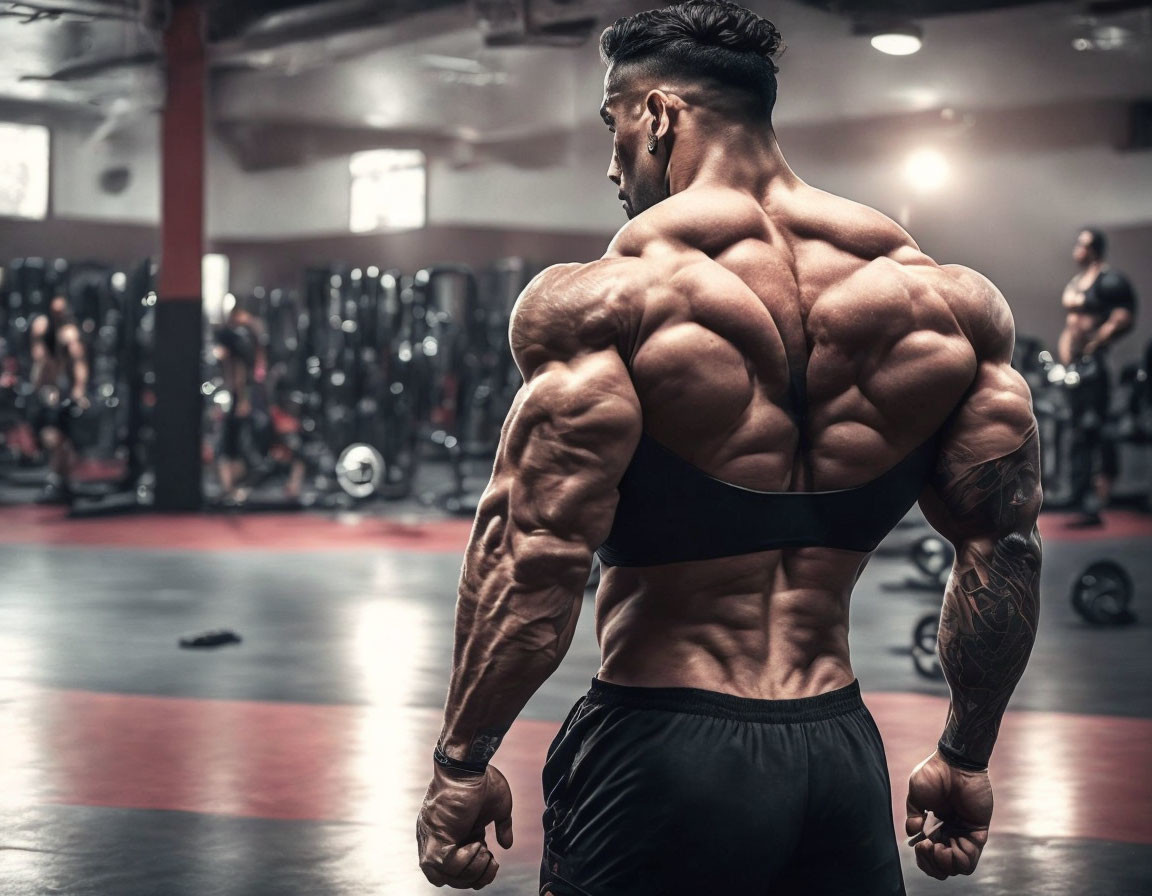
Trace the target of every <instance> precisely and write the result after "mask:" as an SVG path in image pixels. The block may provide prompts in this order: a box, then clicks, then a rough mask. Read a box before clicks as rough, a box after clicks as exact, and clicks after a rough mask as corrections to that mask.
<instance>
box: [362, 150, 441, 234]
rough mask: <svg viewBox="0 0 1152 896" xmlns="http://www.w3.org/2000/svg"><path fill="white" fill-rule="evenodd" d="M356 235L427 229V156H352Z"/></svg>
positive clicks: (376, 152) (400, 153)
mask: <svg viewBox="0 0 1152 896" xmlns="http://www.w3.org/2000/svg"><path fill="white" fill-rule="evenodd" d="M349 168H350V170H351V172H352V202H351V208H352V215H351V221H350V224H349V226H350V228H351V230H352V232H353V233H366V232H367V231H370V230H412V229H415V228H418V227H423V226H424V218H425V212H424V202H425V198H424V197H425V186H426V180H427V177H426V174H425V165H424V153H422V152H420V151H419V150H414V149H373V150H370V151H368V152H357V153H353V154H352V159H351V163H350V165H349Z"/></svg>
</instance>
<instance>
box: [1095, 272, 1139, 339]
mask: <svg viewBox="0 0 1152 896" xmlns="http://www.w3.org/2000/svg"><path fill="white" fill-rule="evenodd" d="M1096 291H1097V293H1099V295H1100V298H1101V300H1102V301H1103V303H1104V307H1105V308H1108V309H1109V311H1108V317H1107V318H1106V319H1105V320H1104V323H1102V324H1101V325H1100V326H1099V327H1097V328H1096V332H1095V333H1093V334H1092V336H1091V338H1089V340H1088V342H1087V343H1086V344H1085V346H1084V354H1085V355H1093V354H1095V353H1096V352H1098V351H1099V350H1100V349H1102V348H1104V347H1105V346H1108V345H1111V344H1112V343H1113V342H1115V341H1116V340H1117V339H1119V338H1120V337H1121V336H1123V335H1124V334H1125V333H1127V332H1128V331H1129V330H1131V329H1132V324H1133V323H1134V322H1135V318H1136V292H1135V290H1133V289H1132V284H1131V283H1129V282H1128V278H1127V277H1125V276H1124V275H1123V274H1121V273H1119V272H1118V271H1105V272H1104V273H1103V274H1101V275H1100V276H1099V277H1098V278H1097V280H1096Z"/></svg>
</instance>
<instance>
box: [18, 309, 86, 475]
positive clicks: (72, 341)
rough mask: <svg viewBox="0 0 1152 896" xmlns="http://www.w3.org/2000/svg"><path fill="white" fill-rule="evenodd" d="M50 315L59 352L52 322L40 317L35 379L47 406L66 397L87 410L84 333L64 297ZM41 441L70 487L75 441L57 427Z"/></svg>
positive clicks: (34, 332) (34, 342)
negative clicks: (51, 339)
mask: <svg viewBox="0 0 1152 896" xmlns="http://www.w3.org/2000/svg"><path fill="white" fill-rule="evenodd" d="M49 314H51V315H52V317H53V318H55V319H56V321H57V325H56V345H55V349H53V348H51V347H50V346H49V345H48V331H49V320H48V317H46V316H43V315H42V316H40V317H37V318H36V319H35V320H34V321H33V322H32V327H31V333H30V335H31V345H30V348H31V355H32V371H31V380H32V385H33V387H35V389H36V390H37V392H38V393H39V395H40V400H41V401H43V402H45V403H46V404H51V405H55V404H58V403H59V402H60V401H62V400H63V399H64V398H68V399H70V400H71V401H72V402H73V404H74V405H76V406H77V407H79V408H81V409H84V408H87V407H88V355H87V352H86V351H85V350H84V343H83V341H82V340H81V338H80V330H79V328H78V327H77V326H76V324H74V323H72V321H71V319H70V317H69V308H68V301H67V299H65V298H64V297H63V296H56V297H55V298H53V300H52V303H51V305H50V306H49ZM62 381H67V382H68V383H70V386H69V388H68V389H67V393H68V394H67V395H62V394H61V391H62V390H61V388H60V383H61V382H62ZM40 440H41V442H42V443H43V445H44V448H45V449H46V450H47V451H48V455H49V467H50V468H51V470H52V472H53V474H55V475H56V477H57V478H58V479H59V481H60V482H61V483H62V484H63V485H64V486H67V485H68V483H69V480H70V479H71V476H72V468H73V467H74V466H75V464H76V449H75V447H74V446H73V444H72V442H71V440H69V439H68V438H67V437H66V436H65V435H64V433H63V432H62V431H61V430H60V429H58V428H57V427H55V426H48V427H45V428H44V429H43V430H41V431H40Z"/></svg>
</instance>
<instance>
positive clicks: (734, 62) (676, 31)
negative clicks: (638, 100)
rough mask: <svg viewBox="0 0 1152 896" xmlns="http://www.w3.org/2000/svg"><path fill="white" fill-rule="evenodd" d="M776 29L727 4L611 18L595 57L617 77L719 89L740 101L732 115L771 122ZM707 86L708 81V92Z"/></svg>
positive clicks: (706, 1)
mask: <svg viewBox="0 0 1152 896" xmlns="http://www.w3.org/2000/svg"><path fill="white" fill-rule="evenodd" d="M782 49H783V43H782V41H781V40H780V32H779V31H777V30H776V26H775V25H773V24H772V23H771V22H769V21H768V20H767V19H763V18H761V17H760V16H758V15H756V14H755V13H754V12H751V11H750V10H747V9H745V8H744V7H742V6H737V5H736V4H735V3H728V2H726V0H687V2H685V3H678V4H676V5H675V6H668V7H665V8H664V9H653V10H649V11H647V12H640V13H636V14H635V15H632V16H625V17H624V18H621V19H617V20H616V22H615V23H614V24H613V25H611V26H610V27H608V28H606V29H605V30H604V33H603V34H601V35H600V58H601V59H603V60H604V64H605V65H608V66H612V65H614V66H615V67H616V68H615V71H614V77H616V72H621V70H624V72H625V73H624V74H621V75H620V76H619V77H620V78H622V79H623V78H627V77H630V76H635V75H638V74H639V75H644V76H648V77H652V78H678V79H685V80H692V81H697V82H701V83H703V84H705V85H706V86H713V87H717V88H720V89H722V90H723V91H724V93H725V94H728V95H730V96H731V97H732V98H737V97H738V98H739V99H741V100H742V102H740V103H739V105H738V107H737V111H738V114H742V115H743V116H744V117H746V118H748V119H750V120H754V121H757V122H758V123H765V124H768V125H769V126H770V125H771V123H772V108H773V106H775V105H776V73H777V72H778V71H779V68H778V66H777V65H776V62H775V58H774V57H776V56H778V55H779V54H780V52H781V50H782ZM707 82H712V84H711V85H708V84H707Z"/></svg>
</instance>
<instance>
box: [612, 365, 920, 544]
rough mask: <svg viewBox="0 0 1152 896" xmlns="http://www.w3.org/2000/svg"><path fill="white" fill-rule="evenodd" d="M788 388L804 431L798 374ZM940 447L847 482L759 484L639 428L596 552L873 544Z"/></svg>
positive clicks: (907, 503)
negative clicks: (713, 469) (810, 487)
mask: <svg viewBox="0 0 1152 896" xmlns="http://www.w3.org/2000/svg"><path fill="white" fill-rule="evenodd" d="M792 392H793V407H794V409H795V411H796V417H797V419H798V423H799V424H800V432H801V433H802V434H803V433H804V432H805V431H806V427H805V425H804V424H805V422H806V417H807V413H806V406H805V404H806V403H805V402H804V400H803V398H802V396H803V395H804V392H805V390H804V389H803V384H802V382H797V381H796V380H794V381H793V384H792ZM806 449H807V444H806V440H805V439H804V438H803V437H802V438H801V450H806ZM937 450H938V436H937V435H933V436H932V437H931V438H929V439H928V441H926V442H924V443H923V444H922V445H920V447H919V448H917V449H915V450H914V451H913V452H912V453H911V454H909V455H908V456H907V457H905V458H904V459H903V460H901V461H900V462H899V463H898V464H896V466H894V467H892V468H891V469H890V470H888V471H887V472H885V473H882V474H881V475H880V476H878V477H876V478H875V479H873V480H872V481H871V482H868V483H866V484H864V485H859V486H855V487H853V488H845V489H836V490H834V491H817V492H762V491H756V490H755V489H750V488H744V487H742V486H739V485H733V484H731V483H729V482H724V481H722V480H720V479H717V478H715V477H714V476H710V475H709V474H708V473H705V472H704V471H703V470H701V469H700V468H699V467H697V466H695V465H694V464H691V463H689V462H688V461H686V460H684V459H683V458H682V457H680V456H679V455H677V454H675V453H674V452H672V451H671V449H669V448H667V447H665V446H664V445H661V444H660V443H659V442H657V441H656V440H655V439H653V438H652V437H651V436H649V435H648V434H647V433H644V434H642V435H641V437H640V443H639V445H638V446H637V448H636V453H635V454H634V455H633V456H632V460H631V462H630V463H629V464H628V468H627V469H626V470H625V471H624V476H623V478H622V479H621V481H620V485H619V491H620V501H619V503H618V504H617V506H616V516H615V518H614V520H613V522H612V531H611V532H610V533H609V535H608V538H607V540H606V541H605V542H604V543H603V544H602V545H601V546H600V548H599V549H598V550H597V552H596V553H597V554H599V556H600V559H601V560H602V561H603V562H604V563H606V564H608V565H609V566H656V565H658V564H662V563H682V562H685V561H689V560H711V559H714V558H717V557H732V556H736V555H738V554H750V553H754V552H756V551H769V550H776V549H780V548H800V547H829V548H843V549H846V550H850V551H872V550H875V548H876V546H877V545H878V544H880V542H881V541H882V540H883V539H884V536H885V535H887V534H888V533H889V532H890V531H892V528H893V527H894V526H895V525H896V524H897V523H898V522H900V520H901V518H902V517H903V516H904V514H905V513H907V512H908V510H909V508H910V507H911V506H912V505H913V504H915V503H916V500H917V498H918V497H919V496H920V492H921V491H922V490H923V489H924V486H925V485H926V484H927V482H928V478H929V476H930V475H931V473H932V469H933V466H934V465H935V461H936V455H937Z"/></svg>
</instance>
